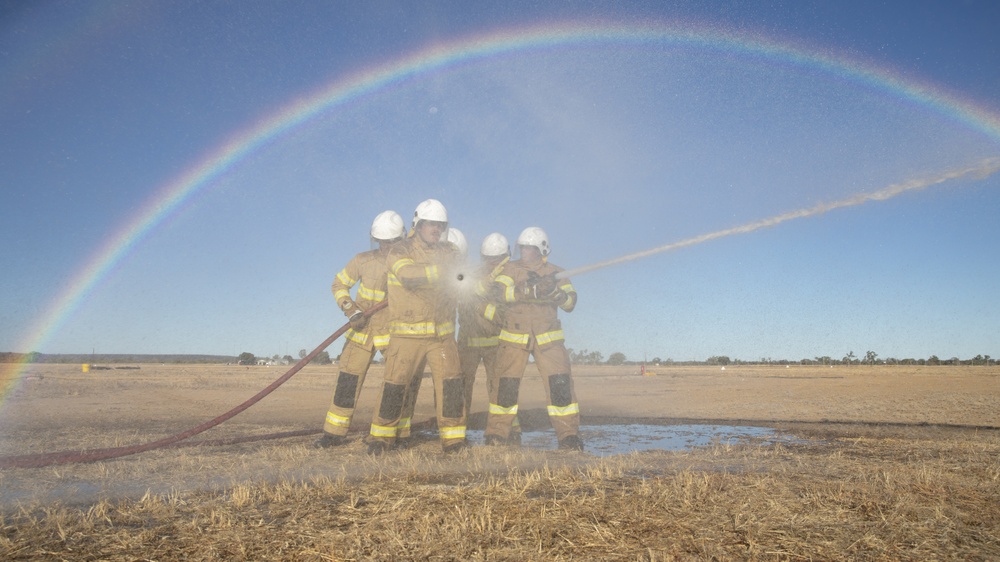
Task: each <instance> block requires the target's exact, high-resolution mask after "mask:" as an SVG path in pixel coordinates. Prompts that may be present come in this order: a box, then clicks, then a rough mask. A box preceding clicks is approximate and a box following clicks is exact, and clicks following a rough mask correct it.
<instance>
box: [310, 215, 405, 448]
mask: <svg viewBox="0 0 1000 562" xmlns="http://www.w3.org/2000/svg"><path fill="white" fill-rule="evenodd" d="M405 234H406V229H405V227H404V225H403V219H402V217H400V216H399V214H398V213H396V212H395V211H384V212H382V213H379V215H378V216H376V217H375V220H374V221H372V228H371V243H372V246H373V247H375V249H373V250H371V251H368V252H362V253H360V254H358V255H356V256H354V258H353V259H351V261H349V262H348V263H347V266H345V267H344V269H343V270H341V271H340V273H338V274H337V277H336V279H334V281H333V286H332V287H331V289H332V291H333V296H334V298H335V299H336V300H337V306H339V307H340V309H341V310H342V311H343V312H344V315H346V316H347V317H348V319H349V320H350V323H351V327H350V329H348V331H347V335H346V336H345V340H346V341H345V342H344V350H343V351H342V352H341V354H340V373H339V374H338V375H337V388H336V390H335V391H334V393H333V400H332V401H331V402H330V409H329V410H328V411H327V413H326V422H325V423H324V424H323V435H322V436H321V437H320V438H319V439H318V440H317V441H316V443H315V446H316V447H317V448H326V447H334V446H337V445H342V444H344V443H345V442H346V439H345V437H346V435H347V430H348V429H349V428H350V426H351V418H352V417H353V416H354V408H355V406H356V405H357V402H358V396H359V395H360V394H361V387H362V386H363V385H364V382H365V375H366V374H367V373H368V368H369V367H370V366H371V363H372V359H373V358H374V357H375V352H376V351H382V353H383V354H384V353H385V349H386V348H387V347H388V346H389V322H388V317H389V315H388V310H386V309H383V310H380V311H378V312H376V313H375V314H373V315H372V316H371V317H369V318H366V317H365V316H364V311H365V310H368V309H369V308H371V307H372V306H374V305H376V304H378V303H380V302H382V301H384V300H385V299H386V285H387V283H388V279H387V278H388V268H387V266H386V258H387V257H388V255H389V249H390V248H391V247H392V246H393V245H394V244H396V243H398V242H400V241H401V240H403V237H404V235H405ZM354 285H358V289H357V297H356V298H354V299H352V298H351V288H353V287H354Z"/></svg>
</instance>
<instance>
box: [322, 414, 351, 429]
mask: <svg viewBox="0 0 1000 562" xmlns="http://www.w3.org/2000/svg"><path fill="white" fill-rule="evenodd" d="M326 423H328V424H330V425H335V426H337V427H350V425H351V418H345V417H344V416H338V415H337V414H334V413H333V412H327V413H326Z"/></svg>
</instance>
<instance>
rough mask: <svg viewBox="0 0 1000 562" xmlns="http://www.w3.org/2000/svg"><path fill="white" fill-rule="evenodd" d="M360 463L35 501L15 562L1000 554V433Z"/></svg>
mask: <svg viewBox="0 0 1000 562" xmlns="http://www.w3.org/2000/svg"><path fill="white" fill-rule="evenodd" d="M876 433H877V432H876ZM889 433H891V432H889ZM285 454H289V453H287V452H286V453H285ZM345 462H349V463H354V464H357V465H359V466H360V467H361V468H363V471H362V472H361V474H363V476H360V477H350V476H345V475H341V476H339V477H333V478H331V477H315V478H312V479H309V480H301V479H300V480H294V479H281V480H278V481H275V482H267V481H247V482H242V483H239V484H237V485H234V486H230V487H228V488H226V489H224V490H222V491H218V492H196V493H186V494H180V493H170V494H159V495H158V494H153V493H147V494H145V495H144V496H142V497H141V498H139V499H132V500H119V501H118V502H117V503H116V502H111V501H108V500H102V501H99V502H96V503H94V504H92V505H89V506H85V507H60V506H21V507H20V508H19V509H15V510H11V511H10V512H9V513H6V514H4V515H3V519H2V532H0V558H3V559H5V560H38V559H42V560H45V559H51V560H58V559H68V558H81V559H101V560H135V559H157V560H172V559H186V560H258V559H267V560H358V559H364V560H396V559H415V560H425V559H441V560H561V559H587V560H673V559H781V560H798V559H814V560H815V559H839V558H845V557H846V558H854V559H859V558H860V559H872V560H899V559H910V560H917V559H963V560H989V559H997V558H1000V539H998V537H1000V511H998V510H997V509H996V506H997V505H1000V478H998V475H1000V437H998V435H997V434H996V433H995V432H992V433H991V432H978V433H975V432H959V431H956V432H950V433H949V434H948V435H946V436H935V437H933V438H924V439H921V438H918V437H915V436H909V437H907V438H905V439H904V438H900V437H898V436H895V435H891V434H888V435H877V434H871V435H864V434H858V433H850V432H846V433H842V434H839V435H837V434H828V435H827V436H826V438H825V439H824V440H823V441H815V442H806V443H803V444H795V445H789V444H784V445H774V446H763V445H742V446H734V445H723V444H720V445H716V446H714V447H710V448H704V449H697V450H692V451H686V452H678V453H666V452H652V453H632V454H628V455H622V456H618V457H611V458H604V459H601V458H594V457H589V456H587V455H578V454H563V453H558V452H550V453H542V452H537V451H524V452H522V451H516V450H508V449H495V448H477V449H473V450H472V451H469V452H468V453H464V454H463V455H460V458H458V459H455V458H451V457H443V456H441V455H440V454H438V453H436V452H428V451H426V450H423V449H419V448H418V449H414V450H409V451H403V452H400V453H399V454H396V455H389V456H387V457H383V458H379V459H371V458H368V457H367V456H364V455H363V454H351V455H350V456H349V458H347V459H345Z"/></svg>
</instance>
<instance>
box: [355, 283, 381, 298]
mask: <svg viewBox="0 0 1000 562" xmlns="http://www.w3.org/2000/svg"><path fill="white" fill-rule="evenodd" d="M358 298H359V299H365V300H369V301H374V302H382V301H384V300H385V291H380V290H378V289H369V288H368V287H365V284H364V283H362V284H361V286H359V287H358Z"/></svg>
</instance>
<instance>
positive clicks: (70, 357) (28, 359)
mask: <svg viewBox="0 0 1000 562" xmlns="http://www.w3.org/2000/svg"><path fill="white" fill-rule="evenodd" d="M234 361H236V357H233V356H232V355H185V354H177V353H170V354H126V353H39V352H37V351H32V352H29V353H15V352H10V351H4V352H0V363H63V364H65V363H91V364H93V363H108V364H117V365H121V364H127V363H174V364H191V363H206V364H211V363H232V362H234Z"/></svg>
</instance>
